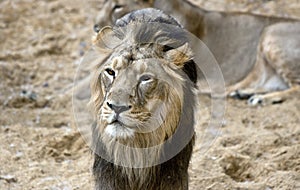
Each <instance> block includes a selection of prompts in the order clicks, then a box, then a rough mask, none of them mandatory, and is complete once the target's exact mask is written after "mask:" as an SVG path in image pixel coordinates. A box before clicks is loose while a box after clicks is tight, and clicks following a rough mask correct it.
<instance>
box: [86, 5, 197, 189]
mask: <svg viewBox="0 0 300 190" xmlns="http://www.w3.org/2000/svg"><path fill="white" fill-rule="evenodd" d="M153 15H155V16H154V17H153ZM170 31H172V32H170ZM94 45H95V47H94V48H95V49H94V50H95V51H96V52H98V53H99V54H103V53H108V56H107V58H106V60H105V61H104V62H100V63H97V64H96V67H95V68H94V75H93V76H94V77H93V78H92V82H91V105H92V107H93V109H94V114H95V119H96V124H95V125H94V128H93V142H94V145H93V146H94V151H95V158H94V166H93V174H94V177H95V181H96V189H164V190H165V189H188V173H187V169H188V165H189V161H190V158H191V153H192V147H193V142H194V118H193V115H194V114H193V112H194V111H193V107H194V106H195V95H194V88H195V83H196V80H197V73H196V69H195V63H194V62H193V60H192V52H191V49H190V48H189V47H188V44H187V39H186V37H185V31H184V30H183V28H182V27H181V26H180V25H179V24H178V22H177V21H176V20H175V19H173V18H172V17H170V16H168V15H166V14H164V13H163V12H161V11H159V10H156V9H151V8H149V9H142V10H140V11H135V12H132V13H129V14H128V15H126V16H124V17H122V18H121V19H119V20H117V22H116V24H115V26H114V27H113V28H110V27H106V28H104V29H102V30H101V31H100V32H99V33H98V34H97V36H96V37H95V40H94ZM176 149H178V151H177V150H176ZM170 151H171V152H173V151H175V152H176V153H175V154H174V155H171V154H170ZM99 153H100V154H101V155H100V156H99V155H98V154H99ZM169 154H170V155H169ZM103 155H105V156H106V158H103ZM105 156H104V157H105ZM164 161H166V162H164Z"/></svg>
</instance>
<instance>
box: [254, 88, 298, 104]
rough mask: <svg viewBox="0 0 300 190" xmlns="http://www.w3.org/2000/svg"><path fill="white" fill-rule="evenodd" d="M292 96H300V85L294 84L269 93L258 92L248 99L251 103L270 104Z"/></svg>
mask: <svg viewBox="0 0 300 190" xmlns="http://www.w3.org/2000/svg"><path fill="white" fill-rule="evenodd" d="M292 97H300V86H293V87H291V88H289V89H287V90H283V91H276V92H271V93H268V94H256V95H253V96H251V97H250V98H249V99H248V104H250V105H270V104H276V103H281V102H283V101H285V100H287V99H290V98H292Z"/></svg>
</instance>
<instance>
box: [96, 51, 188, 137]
mask: <svg viewBox="0 0 300 190" xmlns="http://www.w3.org/2000/svg"><path fill="white" fill-rule="evenodd" d="M99 70H100V72H99V76H98V80H97V84H96V85H99V86H100V88H99V91H98V95H97V96H99V97H102V99H98V102H95V103H96V104H99V107H98V108H97V110H96V111H97V119H98V122H99V123H100V126H102V129H103V132H104V133H105V134H106V135H109V136H111V137H114V138H123V139H126V138H133V137H134V136H135V134H136V133H151V132H153V131H155V130H157V128H159V127H160V126H161V125H162V124H163V123H164V122H165V121H166V119H167V118H166V116H167V114H172V113H171V112H170V113H168V112H167V110H168V109H170V107H174V108H175V107H177V108H176V110H180V109H181V103H180V99H182V89H181V87H180V86H181V83H182V81H181V80H180V78H181V77H180V76H179V75H177V74H176V73H175V72H174V71H172V69H170V68H169V66H168V65H167V64H166V63H165V61H164V60H162V59H155V58H146V59H137V60H130V59H128V55H127V54H126V53H123V54H121V55H120V54H117V55H112V56H111V57H110V58H109V59H108V60H107V61H106V63H105V64H103V65H101V67H100V68H99ZM174 81H176V82H174ZM175 89H176V90H175ZM170 104H172V105H170ZM177 117H179V116H177ZM176 120H177V119H175V121H174V122H175V123H176ZM175 123H174V125H175V126H176V124H175Z"/></svg>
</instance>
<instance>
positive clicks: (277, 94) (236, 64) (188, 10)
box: [96, 0, 300, 105]
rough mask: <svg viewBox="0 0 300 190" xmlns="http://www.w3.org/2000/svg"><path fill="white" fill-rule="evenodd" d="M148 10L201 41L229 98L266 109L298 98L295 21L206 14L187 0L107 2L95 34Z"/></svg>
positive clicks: (299, 42)
mask: <svg viewBox="0 0 300 190" xmlns="http://www.w3.org/2000/svg"><path fill="white" fill-rule="evenodd" d="M150 6H151V7H153V6H154V7H157V8H159V9H162V10H164V11H166V12H167V13H169V14H170V15H172V16H174V17H175V18H177V19H178V20H179V21H180V23H181V24H182V25H183V26H184V27H185V28H186V29H188V30H189V31H190V32H192V33H193V34H195V35H196V36H197V37H199V38H200V39H202V40H203V41H204V42H205V44H206V45H207V46H208V47H209V48H210V50H211V51H212V53H213V54H214V56H215V57H216V59H217V61H218V62H219V64H220V67H221V69H222V71H223V75H224V79H225V82H226V84H227V86H228V90H227V94H228V95H229V96H231V97H235V98H241V99H244V98H246V99H248V102H249V104H251V105H257V104H263V105H266V104H272V103H278V102H282V101H284V100H285V99H287V98H289V97H295V93H296V94H299V80H300V64H299V62H300V61H299V60H300V53H299V52H298V50H299V49H300V35H299V33H300V24H299V21H297V20H294V19H286V18H275V17H266V16H258V15H251V14H241V13H224V12H216V11H206V10H204V9H201V8H200V7H196V6H195V5H193V4H192V3H190V2H189V0H174V1H154V0H148V1H123V0H111V1H106V3H105V5H104V8H103V9H102V10H101V14H99V16H98V17H97V19H96V23H97V24H96V30H97V26H99V24H100V25H101V24H110V23H112V22H114V21H115V20H116V19H117V18H118V17H119V16H122V15H123V14H125V13H127V12H129V11H131V10H135V9H139V8H141V7H150ZM101 15H102V16H101ZM103 15H106V16H105V17H103ZM199 76H200V75H199ZM200 91H202V92H206V90H203V89H200Z"/></svg>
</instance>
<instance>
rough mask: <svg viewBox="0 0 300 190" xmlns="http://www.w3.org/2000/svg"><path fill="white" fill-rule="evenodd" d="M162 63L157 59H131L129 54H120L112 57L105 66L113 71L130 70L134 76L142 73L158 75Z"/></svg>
mask: <svg viewBox="0 0 300 190" xmlns="http://www.w3.org/2000/svg"><path fill="white" fill-rule="evenodd" d="M162 62H163V61H162V60H161V59H158V58H147V57H146V58H141V59H133V58H132V57H130V54H121V55H115V56H112V57H111V58H110V59H109V60H108V62H107V65H109V66H110V67H111V68H112V69H115V70H130V71H132V72H134V74H142V73H144V72H155V73H159V72H158V71H159V70H162V69H163V67H162V64H163V63H162Z"/></svg>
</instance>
